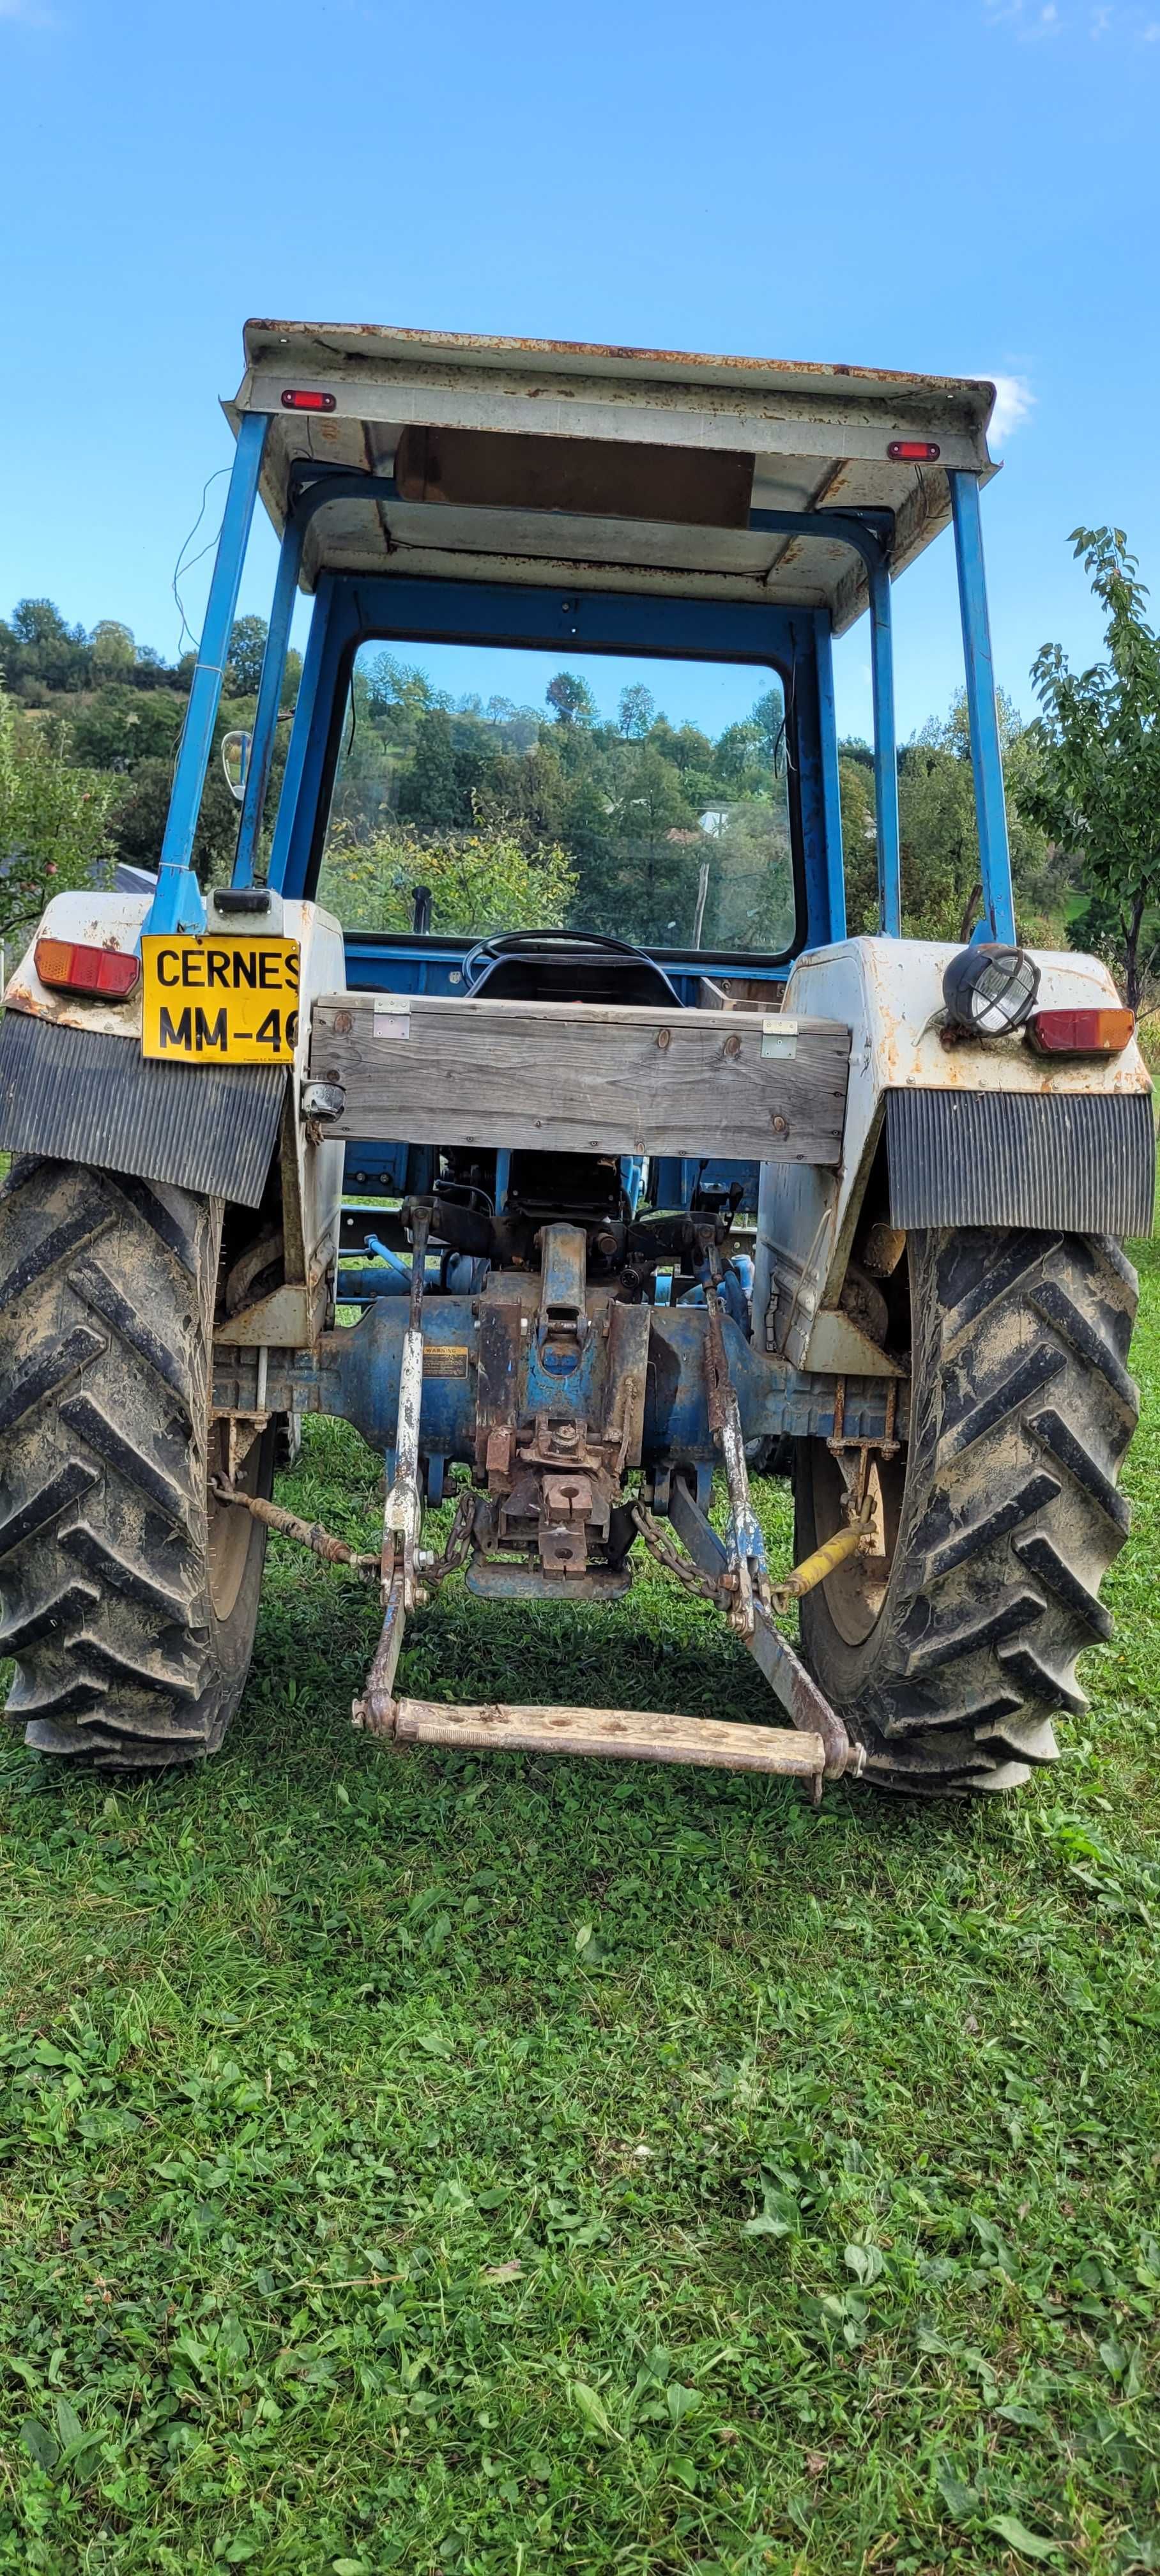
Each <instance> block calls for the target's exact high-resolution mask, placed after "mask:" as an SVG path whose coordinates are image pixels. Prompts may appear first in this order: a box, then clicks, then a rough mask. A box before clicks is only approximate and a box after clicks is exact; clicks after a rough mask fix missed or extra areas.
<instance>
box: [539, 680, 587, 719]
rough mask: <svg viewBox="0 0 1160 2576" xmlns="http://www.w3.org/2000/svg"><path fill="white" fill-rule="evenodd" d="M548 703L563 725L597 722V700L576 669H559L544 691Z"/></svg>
mask: <svg viewBox="0 0 1160 2576" xmlns="http://www.w3.org/2000/svg"><path fill="white" fill-rule="evenodd" d="M544 696H545V698H546V699H547V702H548V705H549V706H550V707H551V709H552V712H553V714H554V716H555V718H556V722H557V724H562V725H592V724H595V722H596V700H595V698H594V697H593V695H592V691H591V689H590V688H589V686H588V682H587V680H582V679H581V678H580V676H579V674H578V672H576V671H557V673H556V676H555V679H554V680H549V682H548V685H547V688H546V689H545V691H544Z"/></svg>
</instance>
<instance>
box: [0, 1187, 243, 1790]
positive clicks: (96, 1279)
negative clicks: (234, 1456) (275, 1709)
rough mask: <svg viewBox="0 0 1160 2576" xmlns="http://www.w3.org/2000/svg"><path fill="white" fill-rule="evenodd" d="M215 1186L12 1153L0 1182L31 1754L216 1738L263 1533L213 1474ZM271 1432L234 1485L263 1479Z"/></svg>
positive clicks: (2, 1302) (215, 1742)
mask: <svg viewBox="0 0 1160 2576" xmlns="http://www.w3.org/2000/svg"><path fill="white" fill-rule="evenodd" d="M221 1228H222V1207H221V1203H220V1201H215V1200H210V1199H205V1198H199V1197H195V1196H193V1195H192V1194H191V1193H190V1192H189V1191H187V1190H178V1189H170V1188H165V1187H162V1186H160V1185H154V1184H149V1183H146V1182H144V1181H138V1180H131V1179H126V1178H125V1177H123V1176H121V1175H117V1174H114V1173H110V1172H99V1171H91V1170H89V1169H87V1168H86V1167H84V1166H83V1165H79V1164H72V1163H56V1162H45V1161H38V1160H35V1159H26V1160H24V1161H22V1162H18V1163H16V1164H14V1165H13V1168H12V1171H11V1173H10V1174H9V1176H8V1179H7V1181H6V1182H5V1184H4V1186H3V1190H2V1191H0V1603H2V1609H3V1620H2V1625H0V1655H11V1656H13V1657H14V1658H15V1662H16V1673H15V1678H14V1680H13V1683H12V1687H11V1690H10V1692H9V1695H8V1705H7V1714H8V1716H9V1718H10V1719H11V1720H12V1721H13V1722H14V1723H15V1724H17V1725H20V1726H23V1728H24V1740H25V1742H26V1743H27V1744H29V1745H31V1746H33V1747H34V1748H35V1750H36V1751H37V1752H39V1753H47V1754H55V1755H61V1756H65V1757H69V1758H72V1759H76V1758H78V1757H79V1758H80V1759H82V1760H86V1759H87V1760H89V1761H95V1762H97V1763H99V1764H102V1765H104V1766H108V1767H112V1768H119V1769H125V1768H131V1769H143V1768H154V1767H160V1766H161V1765H163V1764H167V1763H172V1762H188V1761H195V1760H197V1759H199V1758H201V1757H202V1756H204V1755H206V1754H209V1753H215V1752H216V1751H217V1748H218V1746H219V1744H220V1743H221V1740H222V1737H223V1735H224V1734H225V1731H226V1727H227V1726H228V1724H229V1721H230V1719H231V1717H232V1716H233V1713H234V1710H235V1708H236V1707H237V1704H238V1701H239V1699H240V1698H241V1694H242V1689H243V1686H244V1683H245V1679H246V1673H247V1671H248V1668H249V1662H250V1655H251V1652H252V1649H253V1641H254V1628H255V1624H256V1621H257V1615H258V1595H259V1590H260V1587H261V1579H262V1562H263V1557H264V1554H265V1540H266V1533H265V1531H264V1529H263V1528H262V1527H261V1526H260V1524H259V1523H257V1522H256V1521H254V1520H253V1519H252V1518H251V1517H250V1515H249V1513H247V1512H241V1511H238V1510H236V1509H231V1508H229V1507H228V1506H223V1505H221V1504H219V1503H217V1502H216V1501H215V1500H214V1498H213V1494H212V1492H211V1488H210V1477H211V1475H212V1473H213V1472H214V1469H215V1467H216V1465H217V1464H218V1459H217V1454H216V1453H217V1445H218V1439H219V1435H218V1434H217V1433H215V1434H214V1435H213V1437H212V1440H211V1433H210V1418H209V1417H210V1392H211V1369H212V1356H213V1318H214V1303H215V1294H216V1287H217V1274H218V1259H219V1249H220V1242H221ZM273 1461H274V1432H273V1427H272V1426H269V1427H267V1430H266V1431H265V1433H264V1434H263V1435H262V1436H261V1437H260V1438H259V1440H257V1441H256V1442H255V1443H254V1444H253V1446H252V1448H251V1449H250V1451H249V1453H248V1456H247V1458H246V1461H245V1464H244V1466H243V1467H242V1468H241V1469H240V1470H239V1474H238V1481H239V1483H242V1484H244V1485H246V1486H247V1487H248V1489H249V1490H250V1491H252V1492H261V1493H264V1494H268V1493H269V1491H270V1486H271V1482H272V1475H273Z"/></svg>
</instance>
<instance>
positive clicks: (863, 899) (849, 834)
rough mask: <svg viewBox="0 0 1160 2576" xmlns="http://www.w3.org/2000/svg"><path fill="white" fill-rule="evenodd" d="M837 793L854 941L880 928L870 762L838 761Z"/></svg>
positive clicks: (842, 757)
mask: <svg viewBox="0 0 1160 2576" xmlns="http://www.w3.org/2000/svg"><path fill="white" fill-rule="evenodd" d="M838 794H839V798H840V802H841V812H842V864H843V868H844V871H845V880H846V926H847V929H848V931H849V933H850V937H851V939H856V938H858V937H859V936H860V935H862V934H863V933H866V932H870V933H872V932H874V931H876V930H877V928H878V852H877V836H876V832H875V826H874V772H873V767H872V765H871V764H870V763H868V762H866V761H863V760H860V759H858V758H857V757H851V756H850V755H849V754H848V753H847V751H846V750H845V748H844V747H843V749H842V751H841V752H840V754H839V758H838Z"/></svg>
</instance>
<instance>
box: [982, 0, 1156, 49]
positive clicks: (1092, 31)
mask: <svg viewBox="0 0 1160 2576" xmlns="http://www.w3.org/2000/svg"><path fill="white" fill-rule="evenodd" d="M983 16H984V18H985V20H986V23H987V25H988V26H989V27H1008V28H1010V30H1011V32H1012V34H1013V35H1014V37H1015V40H1016V43H1017V44H1020V45H1035V44H1038V43H1040V42H1041V41H1042V39H1043V38H1044V37H1045V36H1065V35H1067V36H1073V37H1074V36H1076V35H1078V34H1080V33H1081V32H1082V31H1083V29H1084V28H1085V27H1086V30H1087V34H1088V36H1089V37H1090V39H1091V41H1092V43H1093V44H1099V42H1100V41H1101V38H1103V37H1105V36H1108V37H1111V39H1112V40H1113V42H1114V41H1115V39H1116V38H1117V37H1118V38H1119V40H1120V42H1121V44H1128V45H1155V44H1160V18H1149V17H1147V16H1146V15H1145V13H1144V10H1143V9H1142V8H1141V7H1140V6H1139V5H1135V6H1132V5H1129V6H1127V7H1125V6H1124V5H1122V0H1085V4H1084V5H1078V0H1071V6H1061V5H1060V0H983Z"/></svg>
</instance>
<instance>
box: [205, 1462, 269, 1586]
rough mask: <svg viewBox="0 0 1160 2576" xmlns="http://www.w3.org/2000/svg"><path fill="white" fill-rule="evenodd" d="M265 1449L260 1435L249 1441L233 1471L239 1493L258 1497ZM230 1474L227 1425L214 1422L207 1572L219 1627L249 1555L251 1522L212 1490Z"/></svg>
mask: <svg viewBox="0 0 1160 2576" xmlns="http://www.w3.org/2000/svg"><path fill="white" fill-rule="evenodd" d="M265 1448H266V1439H265V1434H264V1433H263V1432H259V1434H258V1437H257V1439H256V1440H253V1441H251V1443H250V1446H249V1448H248V1450H247V1451H246V1455H245V1458H244V1459H243V1461H242V1464H241V1466H240V1467H239V1468H238V1469H237V1470H236V1471H235V1475H234V1484H235V1486H236V1488H237V1491H238V1492H239V1493H240V1494H258V1493H260V1492H261V1490H262V1461H263V1456H264V1452H265ZM228 1472H229V1425H228V1423H226V1422H215V1423H214V1424H213V1425H212V1427H211V1431H210V1449H209V1476H210V1488H209V1523H208V1530H207V1544H206V1560H207V1567H208V1573H209V1597H210V1602H211V1604H212V1607H213V1615H214V1618H215V1619H216V1620H217V1621H218V1624H219V1626H224V1625H225V1623H226V1621H227V1620H228V1619H230V1618H232V1616H233V1612H234V1610H235V1608H236V1606H237V1599H238V1594H239V1592H240V1591H241V1588H242V1577H243V1575H244V1574H245V1571H246V1562H247V1559H248V1557H249V1553H250V1544H251V1541H252V1538H253V1534H254V1526H255V1524H254V1522H253V1521H252V1520H251V1518H250V1515H249V1513H248V1512H243V1511H239V1510H238V1508H237V1505H236V1504H234V1503H222V1502H219V1501H218V1499H217V1496H216V1495H215V1493H214V1490H213V1482H212V1480H213V1478H214V1477H215V1476H220V1477H222V1478H223V1479H225V1477H226V1476H227V1475H228Z"/></svg>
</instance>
